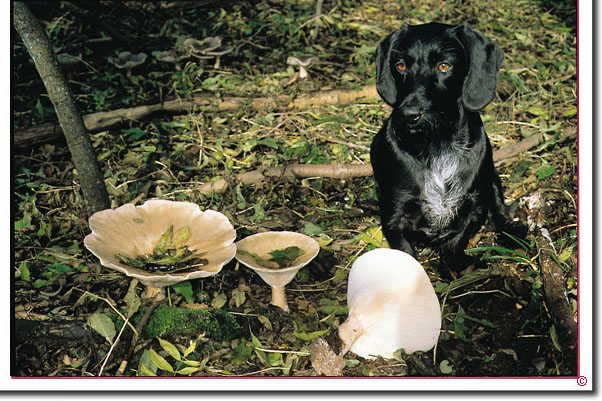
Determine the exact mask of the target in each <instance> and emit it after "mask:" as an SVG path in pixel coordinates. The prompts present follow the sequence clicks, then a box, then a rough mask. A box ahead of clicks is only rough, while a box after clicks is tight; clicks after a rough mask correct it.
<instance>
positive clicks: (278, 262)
mask: <svg viewBox="0 0 602 401" xmlns="http://www.w3.org/2000/svg"><path fill="white" fill-rule="evenodd" d="M238 252H240V253H242V254H244V255H248V256H251V257H252V258H253V259H255V261H256V262H257V263H259V264H260V265H261V266H263V267H268V268H272V269H281V268H284V267H290V266H292V265H294V264H295V262H296V261H297V259H299V257H300V256H301V255H303V253H304V252H303V249H301V248H299V247H297V246H289V247H286V248H283V249H274V250H273V251H271V252H269V254H270V255H271V256H272V257H271V258H270V259H264V258H262V257H261V256H259V255H257V254H255V253H252V252H247V251H243V250H241V249H239V250H238Z"/></svg>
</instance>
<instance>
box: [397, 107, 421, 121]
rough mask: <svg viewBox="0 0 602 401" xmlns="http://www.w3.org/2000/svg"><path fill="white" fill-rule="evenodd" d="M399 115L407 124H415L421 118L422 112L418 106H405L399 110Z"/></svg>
mask: <svg viewBox="0 0 602 401" xmlns="http://www.w3.org/2000/svg"><path fill="white" fill-rule="evenodd" d="M401 114H403V117H404V118H405V120H406V121H407V122H409V123H410V124H415V123H417V122H418V120H420V117H422V110H420V108H419V107H418V106H405V107H402V108H401Z"/></svg>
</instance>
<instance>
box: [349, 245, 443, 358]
mask: <svg viewBox="0 0 602 401" xmlns="http://www.w3.org/2000/svg"><path fill="white" fill-rule="evenodd" d="M347 305H348V307H349V317H348V318H347V320H346V321H345V322H344V323H343V324H341V326H340V327H339V336H340V337H341V339H342V340H343V342H344V343H345V350H344V351H343V354H344V353H345V352H347V351H348V350H350V351H352V352H354V353H355V354H357V355H359V356H361V357H364V358H374V357H376V356H377V355H381V356H383V357H385V358H392V357H393V352H394V351H396V350H398V349H400V348H402V349H403V350H404V351H405V352H406V353H407V354H410V353H412V352H415V351H428V350H429V349H431V348H433V347H434V346H435V344H436V343H437V339H438V338H439V330H440V329H441V309H440V306H439V300H438V298H437V295H436V294H435V290H434V289H433V286H432V284H431V282H430V280H429V278H428V276H427V274H426V272H425V271H424V269H423V268H422V266H421V265H420V263H418V261H417V260H416V259H414V258H413V257H412V256H410V255H409V254H407V253H405V252H402V251H398V250H395V249H386V248H381V249H375V250H372V251H369V252H367V253H365V254H364V255H362V256H360V257H359V258H358V259H357V260H356V261H355V263H354V264H353V266H352V267H351V271H350V272H349V282H348V289H347Z"/></svg>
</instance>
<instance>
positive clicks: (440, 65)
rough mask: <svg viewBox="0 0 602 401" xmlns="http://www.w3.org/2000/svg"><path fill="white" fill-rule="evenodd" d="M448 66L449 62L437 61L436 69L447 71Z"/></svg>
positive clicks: (449, 65) (449, 66)
mask: <svg viewBox="0 0 602 401" xmlns="http://www.w3.org/2000/svg"><path fill="white" fill-rule="evenodd" d="M450 68H451V64H448V63H439V65H438V66H437V69H438V70H439V71H441V72H446V71H449V69H450Z"/></svg>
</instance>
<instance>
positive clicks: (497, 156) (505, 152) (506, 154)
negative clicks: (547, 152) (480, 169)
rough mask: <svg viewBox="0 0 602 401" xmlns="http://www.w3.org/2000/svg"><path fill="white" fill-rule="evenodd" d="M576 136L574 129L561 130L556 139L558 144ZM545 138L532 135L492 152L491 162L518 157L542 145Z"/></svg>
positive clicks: (538, 134)
mask: <svg viewBox="0 0 602 401" xmlns="http://www.w3.org/2000/svg"><path fill="white" fill-rule="evenodd" d="M575 134H577V129H576V128H575V127H569V128H565V129H563V130H562V132H561V133H560V137H559V139H558V141H559V142H562V141H564V140H565V139H568V138H570V137H572V136H574V135H575ZM544 141H545V138H544V136H543V134H541V133H537V134H533V135H531V136H530V137H528V138H526V139H523V140H522V141H520V142H518V143H514V144H510V145H506V146H503V147H501V148H500V149H498V150H496V151H494V152H493V161H494V162H499V161H502V160H506V159H509V158H511V157H514V156H518V155H520V154H521V153H524V152H526V151H528V150H530V149H533V148H534V147H536V146H538V145H539V144H541V143H543V142H544Z"/></svg>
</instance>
